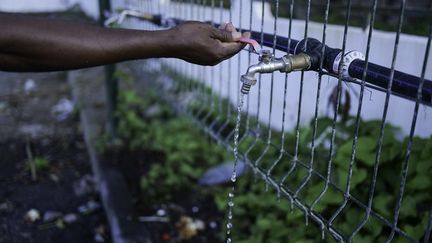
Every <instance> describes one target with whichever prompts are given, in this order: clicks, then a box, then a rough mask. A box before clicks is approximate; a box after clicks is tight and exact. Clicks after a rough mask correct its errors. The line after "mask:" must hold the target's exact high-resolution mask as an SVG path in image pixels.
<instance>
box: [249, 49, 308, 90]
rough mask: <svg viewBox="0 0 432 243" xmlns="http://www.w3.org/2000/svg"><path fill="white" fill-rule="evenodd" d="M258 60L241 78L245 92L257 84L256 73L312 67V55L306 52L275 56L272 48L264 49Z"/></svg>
mask: <svg viewBox="0 0 432 243" xmlns="http://www.w3.org/2000/svg"><path fill="white" fill-rule="evenodd" d="M258 60H259V63H257V64H255V65H252V66H250V67H249V68H248V70H247V72H246V74H244V75H242V76H241V78H240V81H241V82H242V83H243V84H242V87H241V92H242V93H243V94H249V91H250V88H251V87H252V85H255V84H256V81H257V80H256V77H255V74H256V73H272V72H274V71H279V72H281V73H290V72H292V71H302V70H308V69H309V68H310V67H311V59H310V56H309V55H307V54H305V53H299V54H296V55H285V56H283V57H281V58H275V57H274V55H273V54H272V52H271V51H270V50H262V51H261V52H260V54H259V58H258Z"/></svg>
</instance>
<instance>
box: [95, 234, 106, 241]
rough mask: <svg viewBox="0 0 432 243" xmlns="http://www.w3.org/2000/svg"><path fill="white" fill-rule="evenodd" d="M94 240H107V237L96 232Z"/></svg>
mask: <svg viewBox="0 0 432 243" xmlns="http://www.w3.org/2000/svg"><path fill="white" fill-rule="evenodd" d="M94 241H96V242H105V239H104V238H103V236H102V235H100V234H95V236H94Z"/></svg>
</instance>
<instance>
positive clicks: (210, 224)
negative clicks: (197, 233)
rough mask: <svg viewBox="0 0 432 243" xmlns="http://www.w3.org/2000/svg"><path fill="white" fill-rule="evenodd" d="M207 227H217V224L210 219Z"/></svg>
mask: <svg viewBox="0 0 432 243" xmlns="http://www.w3.org/2000/svg"><path fill="white" fill-rule="evenodd" d="M209 227H210V229H217V227H218V224H217V223H216V222H215V221H211V222H210V223H209Z"/></svg>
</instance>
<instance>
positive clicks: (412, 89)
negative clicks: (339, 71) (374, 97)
mask: <svg viewBox="0 0 432 243" xmlns="http://www.w3.org/2000/svg"><path fill="white" fill-rule="evenodd" d="M365 66H366V62H365V61H362V60H354V61H353V62H352V63H351V65H350V66H349V69H348V72H349V75H350V76H351V77H355V78H357V79H360V80H362V79H363V73H364V70H365ZM390 73H391V69H389V68H386V67H383V66H380V65H377V64H374V63H369V64H368V69H367V72H366V78H365V81H366V82H368V83H371V84H373V85H376V86H379V87H382V88H385V89H387V86H388V83H389V82H390ZM420 81H421V79H420V78H419V77H416V76H413V75H410V74H406V73H403V72H399V71H396V70H395V71H394V75H393V84H392V88H391V90H392V92H394V93H399V94H402V95H404V96H408V97H410V98H412V99H414V100H415V99H416V98H417V91H418V88H419V86H420ZM421 101H422V103H424V104H427V105H432V81H430V80H424V83H423V89H422V97H421Z"/></svg>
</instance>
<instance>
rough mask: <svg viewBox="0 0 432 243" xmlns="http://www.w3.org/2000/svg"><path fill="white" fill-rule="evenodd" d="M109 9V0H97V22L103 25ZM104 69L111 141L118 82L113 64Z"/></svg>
mask: <svg viewBox="0 0 432 243" xmlns="http://www.w3.org/2000/svg"><path fill="white" fill-rule="evenodd" d="M110 11H111V2H110V0H99V24H100V25H101V26H104V22H105V20H106V16H105V13H106V12H110ZM104 69H105V88H106V97H107V120H108V122H107V131H108V134H109V137H110V140H111V141H113V140H114V139H115V138H116V135H117V133H116V129H117V118H116V116H115V111H116V106H117V95H118V82H117V80H116V78H115V77H114V72H115V69H116V66H115V64H110V65H106V66H105V67H104Z"/></svg>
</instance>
